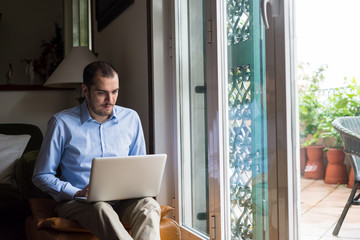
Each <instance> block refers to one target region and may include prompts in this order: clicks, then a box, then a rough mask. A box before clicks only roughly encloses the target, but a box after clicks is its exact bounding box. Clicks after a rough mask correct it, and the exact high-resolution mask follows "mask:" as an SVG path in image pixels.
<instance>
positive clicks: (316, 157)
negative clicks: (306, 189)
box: [304, 146, 325, 179]
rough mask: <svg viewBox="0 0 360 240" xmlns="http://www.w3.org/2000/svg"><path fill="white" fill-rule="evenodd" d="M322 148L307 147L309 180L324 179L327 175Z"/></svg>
mask: <svg viewBox="0 0 360 240" xmlns="http://www.w3.org/2000/svg"><path fill="white" fill-rule="evenodd" d="M323 149H324V147H322V146H308V147H306V155H307V158H308V160H307V162H306V166H305V174H304V177H305V178H309V179H323V178H324V174H325V167H324V162H323V160H322V158H323Z"/></svg>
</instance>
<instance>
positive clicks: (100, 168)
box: [75, 154, 167, 202]
mask: <svg viewBox="0 0 360 240" xmlns="http://www.w3.org/2000/svg"><path fill="white" fill-rule="evenodd" d="M166 157H167V155H166V154H151V155H136V156H125V157H99V158H94V159H93V160H92V167H91V173H90V182H89V192H88V197H87V198H86V197H77V198H75V199H76V200H79V201H86V202H97V201H113V200H123V199H133V198H142V197H155V196H157V195H158V194H159V192H160V187H161V181H162V177H163V175H164V169H165V163H166Z"/></svg>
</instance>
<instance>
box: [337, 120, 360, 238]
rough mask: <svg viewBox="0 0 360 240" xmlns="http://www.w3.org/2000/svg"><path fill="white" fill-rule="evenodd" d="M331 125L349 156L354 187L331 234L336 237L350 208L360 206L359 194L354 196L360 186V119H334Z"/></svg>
mask: <svg viewBox="0 0 360 240" xmlns="http://www.w3.org/2000/svg"><path fill="white" fill-rule="evenodd" d="M332 124H333V126H334V128H335V129H336V130H337V131H338V132H339V133H340V135H341V138H342V141H343V144H344V152H345V153H347V154H348V155H349V160H350V165H351V167H352V168H353V170H354V185H353V187H352V189H351V193H350V195H349V198H348V200H347V202H346V204H345V207H344V209H343V211H342V213H341V216H340V218H339V221H338V222H337V224H336V226H335V229H334V231H333V233H332V234H333V235H334V236H337V235H338V234H339V231H340V228H341V225H342V223H343V221H344V219H345V217H346V214H347V212H348V210H349V208H350V206H351V205H360V201H359V198H360V194H357V195H356V192H357V190H358V187H359V185H360V117H340V118H337V119H335V120H334V121H333V122H332Z"/></svg>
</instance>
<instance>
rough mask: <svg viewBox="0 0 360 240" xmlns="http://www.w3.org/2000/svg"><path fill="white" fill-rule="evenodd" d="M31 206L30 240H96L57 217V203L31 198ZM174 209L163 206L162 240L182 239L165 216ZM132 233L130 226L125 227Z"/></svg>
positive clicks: (172, 222) (89, 234) (86, 231)
mask: <svg viewBox="0 0 360 240" xmlns="http://www.w3.org/2000/svg"><path fill="white" fill-rule="evenodd" d="M29 204H30V207H31V211H32V214H33V215H32V216H29V217H28V218H27V219H26V223H25V230H26V236H27V239H28V240H33V239H39V240H40V239H41V240H48V239H49V240H50V239H66V240H72V239H73V240H82V239H84V240H85V239H86V240H90V239H91V240H95V239H98V238H97V237H96V236H94V235H93V234H91V233H90V231H89V230H87V229H85V228H83V227H82V226H80V225H79V224H78V223H77V222H75V221H72V220H69V219H65V218H60V217H56V213H55V207H56V205H57V203H56V201H55V200H53V199H46V198H31V199H29ZM172 209H173V208H171V207H169V206H161V220H160V235H161V239H162V240H164V239H165V240H166V239H169V240H176V239H181V238H180V228H179V226H178V224H177V223H176V222H175V221H174V220H173V219H170V218H166V217H165V216H166V215H167V214H168V213H169V212H170V211H171V210H172ZM125 228H126V229H127V230H128V231H130V230H131V228H130V226H125Z"/></svg>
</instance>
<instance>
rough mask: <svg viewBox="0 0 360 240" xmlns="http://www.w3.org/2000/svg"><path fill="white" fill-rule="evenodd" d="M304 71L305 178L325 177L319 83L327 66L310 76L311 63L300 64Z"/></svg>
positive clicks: (301, 101) (301, 98) (301, 102)
mask: <svg viewBox="0 0 360 240" xmlns="http://www.w3.org/2000/svg"><path fill="white" fill-rule="evenodd" d="M299 68H300V70H301V71H302V73H303V74H302V75H301V79H300V81H299V82H301V83H302V85H300V91H299V121H300V139H301V142H302V144H301V145H302V147H304V148H305V149H306V155H307V162H306V165H305V169H304V176H305V178H311V179H322V178H323V177H324V169H325V168H324V163H323V160H322V158H323V146H319V145H318V144H317V143H318V140H319V137H320V135H319V134H320V132H319V131H318V129H319V124H320V121H321V119H322V112H323V111H322V108H323V107H322V104H321V102H320V101H319V88H320V87H319V84H320V82H321V81H323V79H324V74H323V72H324V70H325V68H326V66H321V67H319V68H318V69H317V70H316V71H314V72H313V73H312V74H311V75H310V76H309V75H308V74H307V73H306V72H307V69H308V68H309V65H308V64H306V65H300V66H299Z"/></svg>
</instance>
